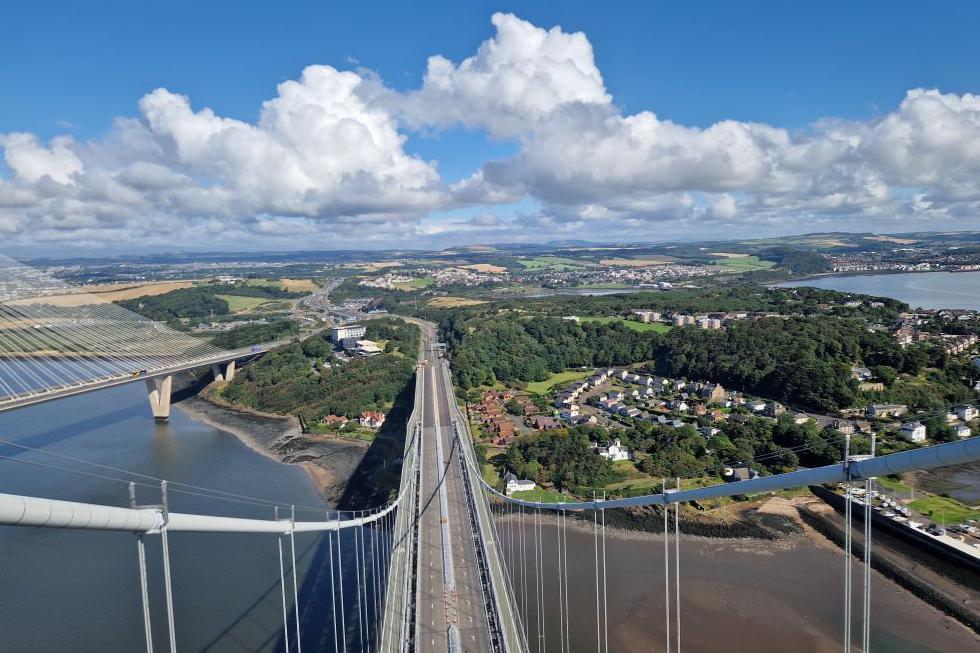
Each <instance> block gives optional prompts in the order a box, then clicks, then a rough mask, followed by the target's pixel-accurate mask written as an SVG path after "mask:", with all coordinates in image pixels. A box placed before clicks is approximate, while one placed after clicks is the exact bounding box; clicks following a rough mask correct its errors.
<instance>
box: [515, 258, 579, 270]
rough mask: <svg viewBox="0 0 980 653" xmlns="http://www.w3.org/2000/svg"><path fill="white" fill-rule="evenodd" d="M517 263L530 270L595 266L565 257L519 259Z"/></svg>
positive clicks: (573, 268)
mask: <svg viewBox="0 0 980 653" xmlns="http://www.w3.org/2000/svg"><path fill="white" fill-rule="evenodd" d="M517 262H518V263H520V264H521V265H523V266H524V267H525V268H526V269H528V270H545V269H547V270H558V271H561V270H578V269H581V268H589V267H593V266H594V264H593V263H590V262H588V261H579V260H576V259H573V258H565V257H563V256H536V257H534V258H522V259H518V261H517Z"/></svg>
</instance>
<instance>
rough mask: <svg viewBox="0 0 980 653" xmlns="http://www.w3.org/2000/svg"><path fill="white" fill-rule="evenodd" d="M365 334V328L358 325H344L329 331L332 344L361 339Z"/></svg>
mask: <svg viewBox="0 0 980 653" xmlns="http://www.w3.org/2000/svg"><path fill="white" fill-rule="evenodd" d="M366 332H367V327H366V326H363V325H360V324H345V325H343V326H335V327H333V328H332V329H330V339H331V340H333V341H334V342H343V341H344V340H345V339H347V338H353V339H355V340H357V339H358V338H363V337H364V334H365V333H366Z"/></svg>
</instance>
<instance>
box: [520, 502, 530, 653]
mask: <svg viewBox="0 0 980 653" xmlns="http://www.w3.org/2000/svg"><path fill="white" fill-rule="evenodd" d="M521 582H522V585H523V586H524V591H523V592H522V594H521V602H522V603H523V604H524V624H525V625H524V637H525V638H527V637H528V635H529V634H530V633H529V629H530V627H531V625H530V622H531V613H530V612H528V611H527V536H526V530H525V526H524V506H521Z"/></svg>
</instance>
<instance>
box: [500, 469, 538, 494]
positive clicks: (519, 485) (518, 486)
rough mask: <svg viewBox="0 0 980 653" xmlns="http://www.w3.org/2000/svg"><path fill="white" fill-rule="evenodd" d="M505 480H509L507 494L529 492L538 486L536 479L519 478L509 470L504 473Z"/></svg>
mask: <svg viewBox="0 0 980 653" xmlns="http://www.w3.org/2000/svg"><path fill="white" fill-rule="evenodd" d="M504 480H505V481H506V482H507V496H510V495H512V494H513V493H514V492H529V491H531V490H533V489H534V488H535V487H536V486H535V485H534V481H529V480H527V479H523V478H517V477H516V476H514V474H512V473H511V472H507V474H505V475H504Z"/></svg>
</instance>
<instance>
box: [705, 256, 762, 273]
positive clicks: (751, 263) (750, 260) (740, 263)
mask: <svg viewBox="0 0 980 653" xmlns="http://www.w3.org/2000/svg"><path fill="white" fill-rule="evenodd" d="M714 263H715V265H717V266H718V267H720V268H724V269H725V271H726V272H753V271H755V270H768V269H769V268H771V267H772V266H774V265H776V264H775V263H773V262H772V261H763V260H762V259H760V258H759V257H758V256H739V257H737V258H732V257H730V256H728V257H722V258H718V259H715V261H714Z"/></svg>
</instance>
